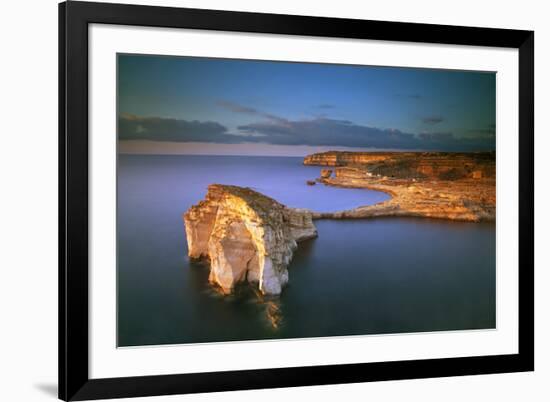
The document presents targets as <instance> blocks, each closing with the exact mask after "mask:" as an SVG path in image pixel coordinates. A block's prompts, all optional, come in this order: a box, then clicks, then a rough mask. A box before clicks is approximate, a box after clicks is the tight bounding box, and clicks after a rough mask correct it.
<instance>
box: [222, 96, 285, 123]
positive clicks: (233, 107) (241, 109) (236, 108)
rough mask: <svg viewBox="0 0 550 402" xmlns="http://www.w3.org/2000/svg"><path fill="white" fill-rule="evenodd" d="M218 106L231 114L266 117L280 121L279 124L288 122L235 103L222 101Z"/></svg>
mask: <svg viewBox="0 0 550 402" xmlns="http://www.w3.org/2000/svg"><path fill="white" fill-rule="evenodd" d="M217 104H218V106H221V107H223V108H224V109H226V110H229V111H231V112H235V113H243V114H248V115H251V116H259V117H264V118H266V119H268V120H274V121H278V122H286V121H287V120H286V119H283V118H282V117H279V116H275V115H273V114H270V113H265V112H262V111H260V110H258V109H254V108H252V107H248V106H243V105H240V104H238V103H234V102H229V101H225V100H220V101H218V102H217Z"/></svg>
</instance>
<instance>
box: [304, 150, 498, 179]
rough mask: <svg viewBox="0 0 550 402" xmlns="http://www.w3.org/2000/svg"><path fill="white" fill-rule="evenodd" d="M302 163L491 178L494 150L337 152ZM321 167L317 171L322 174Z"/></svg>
mask: <svg viewBox="0 0 550 402" xmlns="http://www.w3.org/2000/svg"><path fill="white" fill-rule="evenodd" d="M304 165H320V166H335V167H345V166H347V167H355V168H360V169H362V170H364V171H366V172H369V173H370V174H371V175H373V176H379V177H383V176H386V177H391V178H395V179H417V180H422V179H432V180H459V179H468V178H474V179H479V178H486V177H488V178H491V177H493V178H494V177H495V153H494V152H470V153H467V152H339V151H328V152H323V153H317V154H312V155H308V156H306V157H305V159H304ZM324 171H326V169H324V170H323V171H321V176H323V172H324Z"/></svg>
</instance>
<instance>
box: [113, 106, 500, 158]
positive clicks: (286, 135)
mask: <svg viewBox="0 0 550 402" xmlns="http://www.w3.org/2000/svg"><path fill="white" fill-rule="evenodd" d="M234 106H235V109H236V110H237V109H238V110H240V111H239V113H246V114H250V115H255V116H262V117H264V118H266V120H264V121H259V122H254V123H250V124H245V125H241V126H239V127H238V132H236V133H229V132H228V130H227V128H226V127H224V126H223V125H221V124H219V123H216V122H200V121H187V120H180V119H166V118H160V117H140V116H134V115H128V114H122V115H121V116H120V117H119V127H118V128H119V134H118V135H119V139H120V140H139V139H141V140H152V141H178V142H191V141H198V142H216V143H225V144H235V143H243V142H249V143H251V142H252V143H265V144H275V145H316V146H335V147H336V146H346V147H356V148H392V149H403V150H407V149H422V150H442V151H482V150H494V149H495V140H494V136H493V137H490V136H482V135H480V134H478V135H477V136H476V135H472V136H467V137H464V138H457V137H455V136H453V134H452V133H450V132H431V133H430V132H424V133H419V134H413V133H407V132H403V131H401V130H397V129H383V128H378V127H369V126H364V125H359V124H355V123H353V122H351V121H349V120H336V119H329V118H326V117H316V118H311V119H304V120H295V121H292V120H287V119H283V118H280V117H278V116H274V117H275V118H267V117H266V114H265V113H263V112H259V111H257V110H255V109H251V108H248V109H247V108H245V107H242V108H241V107H237V106H239V105H234ZM243 110H246V111H243Z"/></svg>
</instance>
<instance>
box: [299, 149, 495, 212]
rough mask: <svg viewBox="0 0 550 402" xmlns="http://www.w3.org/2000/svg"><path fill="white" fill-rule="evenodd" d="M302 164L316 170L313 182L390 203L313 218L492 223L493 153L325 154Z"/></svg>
mask: <svg viewBox="0 0 550 402" xmlns="http://www.w3.org/2000/svg"><path fill="white" fill-rule="evenodd" d="M304 164H305V165H319V166H331V167H334V169H322V170H321V173H320V177H319V178H318V179H317V181H318V182H320V183H323V184H326V185H330V186H338V187H347V188H365V189H370V190H376V191H383V192H385V193H387V194H389V195H390V196H391V199H390V200H388V201H385V202H381V203H378V204H375V205H369V206H360V207H357V208H353V209H350V210H346V211H338V212H326V213H313V218H314V219H360V218H372V217H382V216H410V217H425V218H439V219H450V220H460V221H470V222H479V221H494V220H495V213H496V186H495V154H494V152H487V153H469V154H468V153H441V152H406V153H398V152H394V153H392V152H384V153H363V152H361V153H360V152H353V153H352V152H325V153H321V154H313V155H309V156H307V157H306V158H305V159H304Z"/></svg>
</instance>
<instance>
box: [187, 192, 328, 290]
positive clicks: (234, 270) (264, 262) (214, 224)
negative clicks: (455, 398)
mask: <svg viewBox="0 0 550 402" xmlns="http://www.w3.org/2000/svg"><path fill="white" fill-rule="evenodd" d="M184 222H185V231H186V234H187V244H188V249H189V257H191V258H193V259H207V260H209V261H210V276H209V281H210V282H212V283H214V284H216V285H218V286H219V287H220V288H221V290H222V291H223V292H224V293H226V294H227V293H231V292H232V291H233V289H234V287H235V285H236V284H237V283H240V282H244V281H248V282H250V283H253V284H255V285H256V286H258V289H259V290H260V292H261V293H262V294H264V295H278V294H280V293H281V290H282V288H283V286H284V285H286V283H287V282H288V270H287V266H288V264H289V263H290V261H291V259H292V255H293V252H294V250H295V249H296V247H297V242H300V241H302V240H306V239H310V238H313V237H316V236H317V230H316V228H315V226H314V225H313V221H312V214H311V212H310V211H308V210H304V209H292V208H287V207H285V206H284V205H282V204H280V203H279V202H277V201H275V200H273V199H272V198H269V197H267V196H265V195H262V194H260V193H258V192H256V191H253V190H251V189H249V188H243V187H237V186H228V185H221V184H212V185H210V186H208V193H207V194H206V198H205V199H204V200H203V201H200V202H199V203H198V204H197V205H194V206H192V207H191V208H190V209H189V210H188V211H187V212H186V213H185V214H184Z"/></svg>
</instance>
